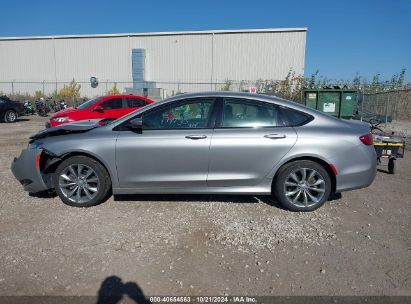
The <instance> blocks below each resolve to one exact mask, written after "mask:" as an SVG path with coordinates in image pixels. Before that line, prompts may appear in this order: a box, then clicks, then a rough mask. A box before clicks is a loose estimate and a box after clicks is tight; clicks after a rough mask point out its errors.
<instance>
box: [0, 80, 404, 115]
mask: <svg viewBox="0 0 411 304" xmlns="http://www.w3.org/2000/svg"><path fill="white" fill-rule="evenodd" d="M68 84H69V82H68V81H67V82H63V81H57V82H55V81H54V82H52V81H41V82H28V81H24V82H23V81H3V82H0V95H3V94H6V95H9V96H10V97H11V98H12V99H15V100H24V99H29V100H35V99H36V98H39V97H51V98H53V96H56V92H57V93H58V92H59V91H60V90H61V89H63V88H64V87H65V86H67V85H68ZM76 84H78V85H80V86H81V88H80V91H79V95H78V96H77V98H70V99H68V100H67V99H66V102H68V103H69V104H71V105H76V104H78V103H79V102H82V101H84V100H85V99H86V98H91V97H94V96H99V95H106V94H108V92H109V91H110V90H112V89H113V88H114V87H115V88H116V89H117V90H118V92H119V93H130V94H135V95H141V96H146V97H148V98H150V99H152V100H155V101H159V100H163V99H165V98H168V97H171V96H175V95H177V94H181V93H185V92H202V91H233V92H249V91H250V89H254V88H255V90H256V92H257V93H262V94H268V95H276V96H279V97H283V98H288V99H292V100H294V101H296V102H303V101H302V97H301V96H302V95H301V92H302V89H303V88H302V87H293V86H288V87H287V86H281V84H282V82H281V81H273V80H270V81H268V80H265V81H264V80H257V81H228V80H226V81H219V82H214V83H210V82H149V84H151V87H149V88H146V89H142V87H143V83H136V82H134V83H133V82H127V81H111V80H105V81H104V80H99V85H98V86H97V87H96V88H92V87H91V85H90V82H89V81H76ZM358 112H359V114H360V116H361V118H362V119H369V118H371V117H375V118H377V119H379V120H381V121H383V122H390V121H392V120H406V121H411V89H404V90H395V91H389V90H387V91H384V92H379V93H366V94H363V98H362V100H361V99H360V100H359V102H358Z"/></svg>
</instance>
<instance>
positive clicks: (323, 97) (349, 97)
mask: <svg viewBox="0 0 411 304" xmlns="http://www.w3.org/2000/svg"><path fill="white" fill-rule="evenodd" d="M303 94H304V103H305V105H306V106H308V107H310V108H313V109H317V110H319V111H321V112H324V113H326V114H329V115H332V116H335V117H338V118H351V117H353V116H354V112H355V107H356V100H357V91H356V90H347V89H318V90H304V92H303Z"/></svg>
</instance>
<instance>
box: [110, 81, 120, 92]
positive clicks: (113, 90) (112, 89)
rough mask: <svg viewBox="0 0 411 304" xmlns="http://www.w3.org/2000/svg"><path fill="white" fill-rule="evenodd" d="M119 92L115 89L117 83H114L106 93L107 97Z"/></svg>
mask: <svg viewBox="0 0 411 304" xmlns="http://www.w3.org/2000/svg"><path fill="white" fill-rule="evenodd" d="M117 94H120V91H119V90H118V89H117V82H115V83H114V85H113V87H112V88H111V89H110V90H108V91H107V95H117Z"/></svg>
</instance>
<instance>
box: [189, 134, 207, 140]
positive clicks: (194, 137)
mask: <svg viewBox="0 0 411 304" xmlns="http://www.w3.org/2000/svg"><path fill="white" fill-rule="evenodd" d="M186 138H188V139H194V140H197V139H204V138H207V135H187V136H186Z"/></svg>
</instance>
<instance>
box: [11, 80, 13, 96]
mask: <svg viewBox="0 0 411 304" xmlns="http://www.w3.org/2000/svg"><path fill="white" fill-rule="evenodd" d="M11 94H12V95H14V80H13V81H12V82H11Z"/></svg>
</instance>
